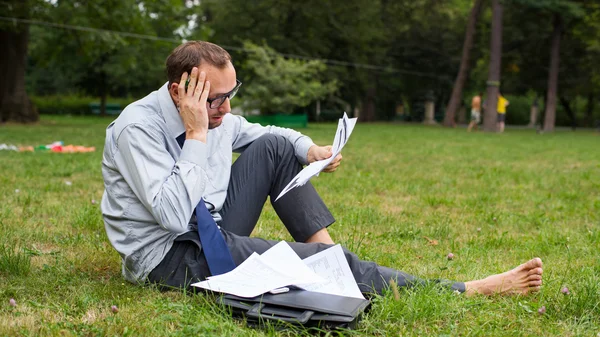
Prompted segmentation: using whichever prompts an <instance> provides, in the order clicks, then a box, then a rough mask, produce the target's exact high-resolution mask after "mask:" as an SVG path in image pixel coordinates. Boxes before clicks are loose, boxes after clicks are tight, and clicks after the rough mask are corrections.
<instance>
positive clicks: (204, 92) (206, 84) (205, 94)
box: [200, 81, 210, 106]
mask: <svg viewBox="0 0 600 337" xmlns="http://www.w3.org/2000/svg"><path fill="white" fill-rule="evenodd" d="M209 92H210V82H209V81H206V82H204V90H202V96H200V105H201V106H206V100H207V99H208V93H209Z"/></svg>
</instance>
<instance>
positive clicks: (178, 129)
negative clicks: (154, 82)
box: [158, 82, 185, 138]
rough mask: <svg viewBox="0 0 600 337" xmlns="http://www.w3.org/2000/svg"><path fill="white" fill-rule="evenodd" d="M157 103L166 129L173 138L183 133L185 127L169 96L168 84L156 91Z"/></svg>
mask: <svg viewBox="0 0 600 337" xmlns="http://www.w3.org/2000/svg"><path fill="white" fill-rule="evenodd" d="M158 103H159V104H160V110H161V111H162V114H163V117H164V118H165V122H166V123H167V128H168V129H169V131H171V134H172V136H173V138H177V136H179V135H180V134H182V133H184V132H185V126H184V125H183V121H182V120H181V116H180V115H179V111H178V110H177V107H176V106H175V103H174V102H173V99H172V98H171V94H169V82H167V83H165V84H164V85H163V86H162V87H160V89H158Z"/></svg>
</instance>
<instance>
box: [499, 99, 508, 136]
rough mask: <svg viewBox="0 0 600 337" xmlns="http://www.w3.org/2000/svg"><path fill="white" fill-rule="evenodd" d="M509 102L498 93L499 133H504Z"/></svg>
mask: <svg viewBox="0 0 600 337" xmlns="http://www.w3.org/2000/svg"><path fill="white" fill-rule="evenodd" d="M508 104H509V102H508V100H507V99H506V98H504V97H503V96H502V95H501V94H500V93H498V107H497V108H496V109H497V111H498V132H500V133H502V132H504V122H505V121H506V107H507V106H508Z"/></svg>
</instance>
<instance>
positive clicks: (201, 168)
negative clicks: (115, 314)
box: [101, 84, 314, 283]
mask: <svg viewBox="0 0 600 337" xmlns="http://www.w3.org/2000/svg"><path fill="white" fill-rule="evenodd" d="M183 132H185V127H184V125H183V122H182V120H181V117H180V116H179V113H178V111H177V108H176V107H175V104H174V103H173V100H172V99H171V96H170V95H169V92H168V88H167V84H165V85H163V86H162V87H161V88H160V89H159V90H158V91H155V92H152V93H151V94H149V95H148V96H146V97H144V98H142V99H141V100H139V101H136V102H134V103H132V104H130V105H128V106H127V107H126V108H125V109H124V110H123V112H122V113H121V115H120V116H119V117H118V118H117V119H116V120H115V121H114V122H112V123H111V124H110V125H109V126H108V128H107V129H106V143H105V147H104V153H103V157H102V176H103V177H104V187H105V191H104V195H103V197H102V204H101V209H102V215H103V217H104V224H105V228H106V233H107V235H108V239H109V240H110V243H111V244H112V245H113V247H114V248H115V249H116V250H117V251H118V252H119V254H121V257H122V259H123V266H122V268H123V276H124V277H125V279H127V280H128V281H131V282H134V283H137V282H144V281H145V280H146V278H147V276H148V274H149V273H150V272H151V271H152V270H153V269H154V268H155V267H156V266H157V265H158V264H159V263H160V262H161V261H162V259H163V258H164V256H165V255H166V254H167V252H168V251H169V249H170V248H171V246H172V245H173V241H174V240H175V238H176V237H177V236H179V235H181V234H183V233H185V232H188V231H190V230H193V229H195V228H196V225H195V224H193V223H192V222H191V221H190V220H191V219H192V214H193V212H194V209H195V207H196V205H197V204H198V202H199V201H200V200H201V199H202V198H204V200H205V201H206V203H207V207H208V208H209V210H210V211H211V213H212V215H213V217H214V218H215V220H216V221H220V215H219V213H218V212H219V211H220V210H221V208H222V207H223V203H224V202H225V197H226V194H227V186H228V184H229V177H230V173H231V162H232V152H233V151H236V152H240V151H242V150H243V149H244V148H245V147H246V146H247V145H248V144H250V143H251V142H253V141H254V140H255V139H257V138H258V137H260V136H262V135H263V134H266V133H274V134H279V135H282V136H284V137H286V138H287V139H288V140H289V141H290V142H291V143H292V144H293V145H294V148H295V151H296V156H297V158H298V160H300V162H301V163H303V164H306V160H307V159H306V158H307V153H308V149H309V148H310V146H312V145H314V144H313V142H312V140H311V139H310V138H308V137H306V136H303V135H302V134H300V133H299V132H296V131H294V130H291V129H285V128H278V127H273V126H267V127H263V126H260V125H259V124H252V123H248V122H247V121H246V120H245V119H244V118H243V117H241V116H235V115H232V114H227V115H225V117H224V118H223V122H222V124H221V125H220V126H219V127H217V128H215V129H212V130H209V132H208V136H207V142H206V143H203V142H200V141H197V140H193V139H188V140H186V141H185V143H184V145H183V148H180V147H179V145H178V144H177V141H176V138H177V136H179V135H180V134H182V133H183Z"/></svg>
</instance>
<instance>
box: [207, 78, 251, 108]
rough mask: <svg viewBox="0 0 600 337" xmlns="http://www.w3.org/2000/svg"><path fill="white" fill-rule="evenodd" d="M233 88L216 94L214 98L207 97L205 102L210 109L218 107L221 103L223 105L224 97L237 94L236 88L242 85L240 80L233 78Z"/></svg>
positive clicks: (230, 97)
mask: <svg viewBox="0 0 600 337" xmlns="http://www.w3.org/2000/svg"><path fill="white" fill-rule="evenodd" d="M235 83H236V85H235V88H233V89H232V90H231V91H230V92H228V93H226V94H223V95H220V96H217V97H215V98H208V99H207V100H206V102H207V103H208V106H209V107H210V108H211V109H216V108H218V107H220V106H221V105H223V103H225V100H226V99H228V98H229V99H232V98H233V97H235V94H237V92H238V90H239V89H240V86H241V85H242V82H240V81H239V80H237V79H236V80H235Z"/></svg>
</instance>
